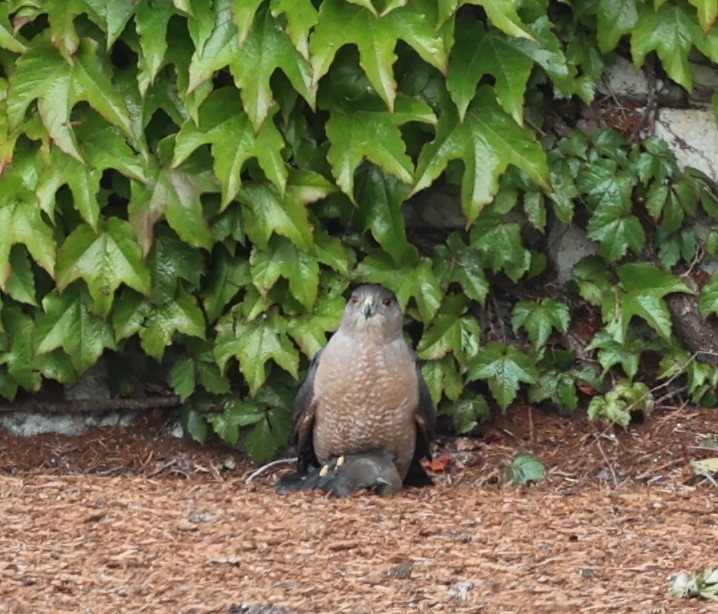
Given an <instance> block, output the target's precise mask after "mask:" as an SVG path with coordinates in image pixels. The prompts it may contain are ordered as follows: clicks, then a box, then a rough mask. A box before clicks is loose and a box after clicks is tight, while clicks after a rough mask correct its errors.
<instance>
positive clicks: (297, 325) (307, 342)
mask: <svg viewBox="0 0 718 614" xmlns="http://www.w3.org/2000/svg"><path fill="white" fill-rule="evenodd" d="M343 289H344V288H338V289H337V290H336V291H333V292H332V291H330V292H328V293H323V294H320V296H319V298H318V299H317V302H316V303H315V305H314V309H313V310H312V311H311V312H306V313H303V314H301V315H299V316H294V317H292V318H291V319H290V320H289V321H288V322H287V334H288V335H289V336H290V337H291V338H292V339H294V341H295V343H296V344H297V345H298V346H299V348H300V349H301V350H302V352H303V353H304V354H305V356H308V357H309V358H313V357H314V356H315V355H316V353H317V352H318V351H319V350H321V349H322V348H323V347H324V346H325V345H326V343H327V333H330V332H334V331H335V330H336V329H337V328H338V327H339V323H340V322H341V318H342V313H343V312H344V305H345V300H344V297H343V296H342V294H341V291H342V290H343Z"/></svg>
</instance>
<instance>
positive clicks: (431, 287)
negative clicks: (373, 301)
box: [356, 254, 443, 323]
mask: <svg viewBox="0 0 718 614" xmlns="http://www.w3.org/2000/svg"><path fill="white" fill-rule="evenodd" d="M356 275H357V277H358V278H359V279H362V280H367V281H370V282H374V283H378V284H382V285H384V286H386V287H387V288H391V289H392V290H393V291H394V292H395V294H396V297H397V299H398V301H399V304H400V305H401V306H402V307H404V306H406V304H407V303H408V302H409V299H410V298H414V299H415V300H416V304H417V307H418V308H419V315H420V317H421V320H422V321H423V322H427V323H428V322H430V321H431V320H432V319H433V317H434V315H435V314H436V312H437V311H438V310H439V307H440V305H441V301H442V300H443V292H442V290H441V286H440V285H439V280H438V279H437V278H436V274H435V273H434V271H433V269H432V267H431V260H429V259H428V258H420V259H418V261H416V262H415V263H412V264H410V265H409V264H406V265H405V266H402V267H401V268H397V266H396V264H395V263H394V261H393V260H392V259H391V258H390V257H389V256H388V254H377V255H375V256H368V257H367V258H365V259H364V260H363V261H362V262H361V263H359V265H358V266H357V268H356Z"/></svg>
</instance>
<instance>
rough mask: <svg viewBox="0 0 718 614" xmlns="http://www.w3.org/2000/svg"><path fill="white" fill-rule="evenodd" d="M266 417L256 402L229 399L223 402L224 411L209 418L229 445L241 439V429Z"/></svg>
mask: <svg viewBox="0 0 718 614" xmlns="http://www.w3.org/2000/svg"><path fill="white" fill-rule="evenodd" d="M263 419H264V413H262V412H261V411H260V410H259V407H257V404H256V403H253V402H248V401H239V400H237V399H228V400H226V401H225V402H224V403H222V412H221V413H218V414H212V415H211V416H209V417H208V418H207V420H208V421H209V423H210V424H211V425H212V429H213V430H214V432H215V433H217V435H219V436H220V437H221V438H222V440H223V441H225V442H227V443H228V444H229V445H231V446H233V445H236V444H237V442H238V441H239V429H240V427H243V426H251V425H253V424H257V423H258V422H260V421H262V420H263Z"/></svg>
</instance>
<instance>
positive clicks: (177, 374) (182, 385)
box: [167, 356, 197, 401]
mask: <svg viewBox="0 0 718 614" xmlns="http://www.w3.org/2000/svg"><path fill="white" fill-rule="evenodd" d="M196 378H197V375H196V370H195V361H194V359H193V358H192V357H191V356H184V357H182V358H180V359H179V360H176V361H175V362H174V364H173V365H172V368H171V369H170V372H169V375H168V379H167V381H168V383H169V385H170V386H171V387H172V390H174V392H175V394H176V395H177V396H178V397H179V398H180V401H185V400H186V399H188V398H189V397H190V396H191V395H192V393H193V392H194V389H195V383H196Z"/></svg>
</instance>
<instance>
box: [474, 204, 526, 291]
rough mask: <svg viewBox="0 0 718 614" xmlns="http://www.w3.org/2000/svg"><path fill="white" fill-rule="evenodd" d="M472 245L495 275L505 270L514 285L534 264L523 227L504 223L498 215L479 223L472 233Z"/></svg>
mask: <svg viewBox="0 0 718 614" xmlns="http://www.w3.org/2000/svg"><path fill="white" fill-rule="evenodd" d="M471 245H472V246H473V247H474V248H476V250H477V251H478V253H479V254H481V257H482V260H483V262H484V263H485V264H486V265H488V266H489V267H490V268H491V270H492V271H494V272H497V271H500V270H503V271H504V272H505V273H506V274H507V275H508V276H509V277H510V278H511V279H512V280H514V281H517V280H518V279H519V278H521V277H522V276H523V275H524V273H526V271H528V269H529V266H530V264H531V254H530V252H529V251H528V250H527V249H526V248H525V247H524V246H523V241H522V240H521V227H520V226H519V225H518V224H517V223H515V222H504V221H503V218H502V217H501V216H499V215H496V214H495V213H485V214H484V215H482V216H481V217H480V218H479V219H478V220H477V221H476V223H475V224H474V227H473V228H472V229H471Z"/></svg>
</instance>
